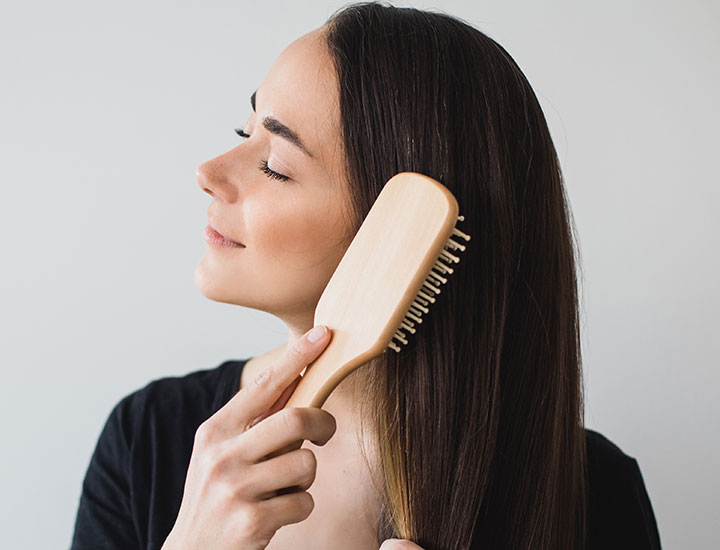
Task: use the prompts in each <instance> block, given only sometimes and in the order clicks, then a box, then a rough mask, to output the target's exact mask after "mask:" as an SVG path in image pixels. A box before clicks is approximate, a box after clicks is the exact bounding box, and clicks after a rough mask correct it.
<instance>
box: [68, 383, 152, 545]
mask: <svg viewBox="0 0 720 550" xmlns="http://www.w3.org/2000/svg"><path fill="white" fill-rule="evenodd" d="M129 399H130V397H128V398H125V399H123V400H122V401H121V402H120V403H118V404H117V405H116V407H115V408H114V409H113V411H112V412H111V413H110V416H109V418H108V419H107V422H106V423H105V427H104V428H103V430H102V433H101V435H100V438H99V439H98V442H97V445H96V447H95V451H94V453H93V455H92V458H91V460H90V465H89V466H88V469H87V472H86V474H85V479H84V481H83V486H82V493H81V496H80V503H79V506H78V512H77V517H76V520H75V532H74V534H73V539H72V546H71V550H91V549H92V550H100V549H103V550H104V549H107V550H110V549H112V550H114V549H118V550H120V549H122V550H131V549H134V548H139V547H140V546H139V542H138V537H137V532H136V529H135V526H134V522H133V519H132V510H131V508H132V506H131V500H130V476H129V471H128V469H129V465H130V461H129V455H130V444H131V442H130V441H129V440H128V438H129V433H131V432H130V430H129V429H128V427H129V423H130V422H131V420H130V418H129V416H130V415H129V410H128V409H129Z"/></svg>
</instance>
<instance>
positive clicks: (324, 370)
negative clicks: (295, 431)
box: [267, 322, 387, 458]
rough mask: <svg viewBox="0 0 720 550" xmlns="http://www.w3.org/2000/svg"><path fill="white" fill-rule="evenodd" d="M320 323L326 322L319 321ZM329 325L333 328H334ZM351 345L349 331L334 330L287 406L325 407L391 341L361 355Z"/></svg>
mask: <svg viewBox="0 0 720 550" xmlns="http://www.w3.org/2000/svg"><path fill="white" fill-rule="evenodd" d="M317 324H324V323H322V322H318V323H316V325H317ZM328 328H331V329H332V327H328ZM348 345H349V342H348V338H347V333H343V331H341V330H333V331H332V340H331V341H330V343H329V344H328V345H327V347H326V348H325V350H324V351H323V352H322V354H320V356H319V357H317V359H315V361H313V362H312V363H310V364H309V365H308V366H307V367H306V369H305V374H303V376H302V378H301V379H300V382H298V385H297V386H296V387H295V391H294V392H293V394H292V395H291V396H290V398H289V399H288V400H287V402H286V403H285V405H284V406H283V409H288V408H290V407H317V408H322V406H323V404H324V403H325V401H326V400H327V398H328V396H329V395H330V394H331V393H332V391H333V390H334V389H335V388H336V387H337V386H338V384H340V382H342V380H343V379H344V378H345V377H346V376H347V375H349V374H350V373H351V372H352V371H354V370H355V369H356V368H358V367H360V366H362V365H364V364H365V363H367V362H368V361H370V360H371V359H373V358H374V357H377V356H378V355H379V354H380V353H381V352H382V351H383V350H384V349H386V347H387V344H385V345H384V346H382V345H378V346H374V347H373V348H372V349H370V350H368V351H366V352H365V353H361V354H358V353H351V352H350V351H349V350H350V348H349V347H348ZM302 443H303V442H302V441H300V440H298V441H295V442H293V443H291V444H290V445H287V446H286V447H283V448H282V449H279V450H277V451H274V452H273V453H271V454H269V455H268V456H267V458H273V457H276V456H279V455H282V454H285V453H289V452H291V451H295V450H297V449H299V448H300V447H301V446H302Z"/></svg>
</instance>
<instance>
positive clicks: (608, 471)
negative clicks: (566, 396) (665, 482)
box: [586, 430, 660, 549]
mask: <svg viewBox="0 0 720 550" xmlns="http://www.w3.org/2000/svg"><path fill="white" fill-rule="evenodd" d="M586 441H587V467H588V493H589V494H588V515H589V525H590V540H591V543H592V544H591V548H610V547H613V548H635V549H657V548H660V538H659V534H658V529H657V523H656V520H655V514H654V513H653V509H652V505H651V503H650V498H649V496H648V493H647V490H646V488H645V482H644V480H643V477H642V474H641V473H640V467H639V465H638V462H637V460H635V458H633V457H631V456H629V455H627V454H625V453H624V452H623V451H622V450H621V449H620V447H618V446H617V445H616V444H615V443H613V442H612V441H610V440H609V439H608V438H607V437H605V436H604V435H602V434H600V433H598V432H595V431H592V430H586Z"/></svg>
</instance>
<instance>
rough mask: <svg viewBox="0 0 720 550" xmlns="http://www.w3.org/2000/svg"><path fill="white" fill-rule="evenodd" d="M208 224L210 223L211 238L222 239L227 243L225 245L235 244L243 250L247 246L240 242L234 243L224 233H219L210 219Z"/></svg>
mask: <svg viewBox="0 0 720 550" xmlns="http://www.w3.org/2000/svg"><path fill="white" fill-rule="evenodd" d="M208 222H209V225H208V228H207V230H208V232H209V233H210V235H211V236H213V237H215V238H218V239H222V240H223V241H226V242H225V244H235V245H238V246H242V247H243V248H245V245H244V244H243V243H241V242H238V241H233V240H232V239H230V238H228V237H226V236H225V234H224V233H223V232H222V231H218V230H217V228H216V227H215V224H214V223H213V222H212V220H211V219H210V218H208Z"/></svg>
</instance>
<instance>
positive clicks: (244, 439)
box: [234, 407, 337, 463]
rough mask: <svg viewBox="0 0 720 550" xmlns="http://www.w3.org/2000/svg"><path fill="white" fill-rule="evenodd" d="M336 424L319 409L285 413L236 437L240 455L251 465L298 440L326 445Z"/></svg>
mask: <svg viewBox="0 0 720 550" xmlns="http://www.w3.org/2000/svg"><path fill="white" fill-rule="evenodd" d="M336 429H337V423H336V421H335V417H334V416H333V415H332V414H330V413H329V412H327V411H325V410H323V409H320V408H317V407H291V408H289V409H282V410H280V411H278V412H277V414H273V415H272V416H270V417H268V418H266V419H265V420H263V421H262V422H259V423H258V424H257V425H255V426H253V428H252V429H250V430H248V431H246V432H243V433H242V434H241V435H240V436H238V437H237V439H236V441H235V443H234V444H235V445H236V446H237V451H235V452H237V454H238V456H240V457H242V459H243V460H245V461H246V462H249V463H258V462H262V460H263V459H264V458H266V457H267V456H268V455H269V454H271V453H273V452H274V451H277V450H279V449H283V448H285V447H287V446H288V445H290V444H291V443H294V442H296V441H298V440H301V441H302V440H306V439H307V440H309V441H310V442H311V443H314V444H315V445H319V446H322V445H325V443H327V442H328V441H329V440H330V438H331V437H332V436H333V434H334V433H335V430H336Z"/></svg>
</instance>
